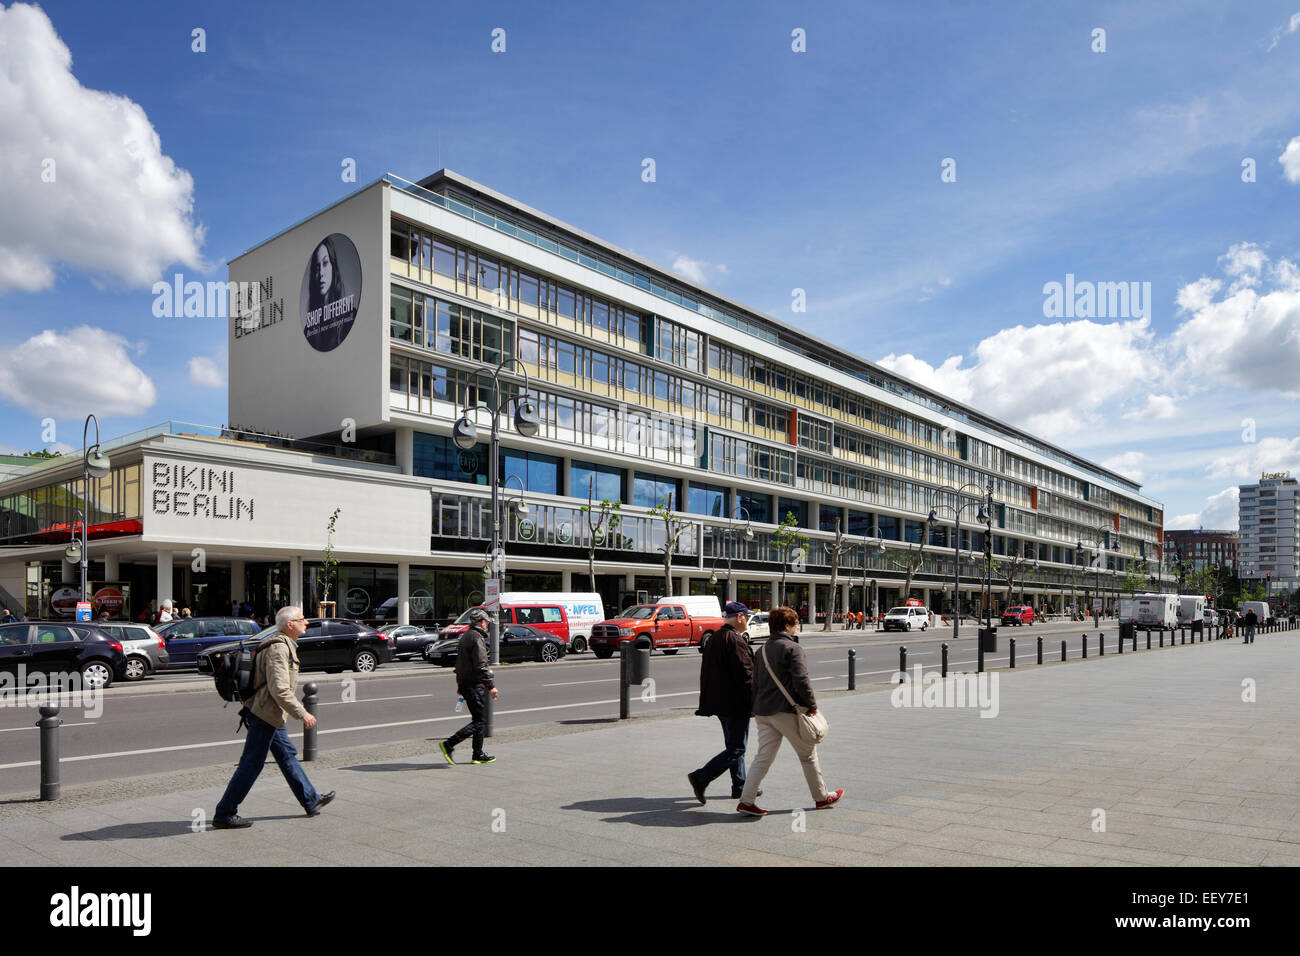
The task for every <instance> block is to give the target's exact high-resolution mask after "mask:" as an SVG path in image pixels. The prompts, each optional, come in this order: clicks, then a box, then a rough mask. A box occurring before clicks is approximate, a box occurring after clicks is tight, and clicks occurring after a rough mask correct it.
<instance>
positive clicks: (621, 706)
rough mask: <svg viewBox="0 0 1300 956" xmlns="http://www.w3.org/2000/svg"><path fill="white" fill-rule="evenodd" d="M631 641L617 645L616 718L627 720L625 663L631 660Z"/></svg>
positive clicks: (627, 704) (628, 708) (628, 705)
mask: <svg viewBox="0 0 1300 956" xmlns="http://www.w3.org/2000/svg"><path fill="white" fill-rule="evenodd" d="M631 647H632V642H631V641H623V642H621V643H620V644H619V646H618V719H619V720H627V718H628V713H629V710H630V704H629V702H628V697H627V665H628V661H629V660H631V655H632V652H631V650H630V648H631Z"/></svg>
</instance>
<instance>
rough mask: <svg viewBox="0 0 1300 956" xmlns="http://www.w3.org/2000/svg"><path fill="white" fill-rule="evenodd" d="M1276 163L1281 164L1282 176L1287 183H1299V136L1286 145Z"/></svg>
mask: <svg viewBox="0 0 1300 956" xmlns="http://www.w3.org/2000/svg"><path fill="white" fill-rule="evenodd" d="M1277 161H1278V162H1279V163H1281V164H1282V175H1284V176H1285V177H1286V181H1287V182H1289V183H1300V136H1297V137H1295V138H1294V139H1293V140H1291V142H1289V143H1287V144H1286V149H1284V150H1283V151H1282V155H1281V156H1279V157H1278V158H1277Z"/></svg>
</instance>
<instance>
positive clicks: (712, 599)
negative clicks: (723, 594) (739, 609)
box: [653, 594, 722, 617]
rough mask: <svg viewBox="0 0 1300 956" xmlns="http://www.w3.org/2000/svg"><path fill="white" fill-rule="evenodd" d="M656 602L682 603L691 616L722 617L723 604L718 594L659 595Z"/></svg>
mask: <svg viewBox="0 0 1300 956" xmlns="http://www.w3.org/2000/svg"><path fill="white" fill-rule="evenodd" d="M653 603H655V604H680V605H681V606H682V607H684V608H686V613H687V614H689V615H690V616H691V617H722V604H721V602H719V601H718V596H717V595H716V594H693V595H686V596H684V595H677V596H675V597H663V596H660V597H657V598H655V599H654V602H653Z"/></svg>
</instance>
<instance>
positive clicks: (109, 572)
mask: <svg viewBox="0 0 1300 956" xmlns="http://www.w3.org/2000/svg"><path fill="white" fill-rule="evenodd" d="M121 573H122V568H121V565H120V564H119V563H118V559H117V555H115V554H108V553H107V552H106V553H105V554H104V580H105V581H116V580H117V579H118V576H119V575H120V574H121Z"/></svg>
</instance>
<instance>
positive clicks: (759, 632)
mask: <svg viewBox="0 0 1300 956" xmlns="http://www.w3.org/2000/svg"><path fill="white" fill-rule="evenodd" d="M769 637H771V628H770V627H769V626H768V623H767V612H766V611H755V612H754V613H753V614H751V615H750V616H749V626H748V627H746V628H745V641H746V642H747V643H750V644H753V643H754V641H756V640H758V639H759V638H762V639H763V640H767V638H769Z"/></svg>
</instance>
